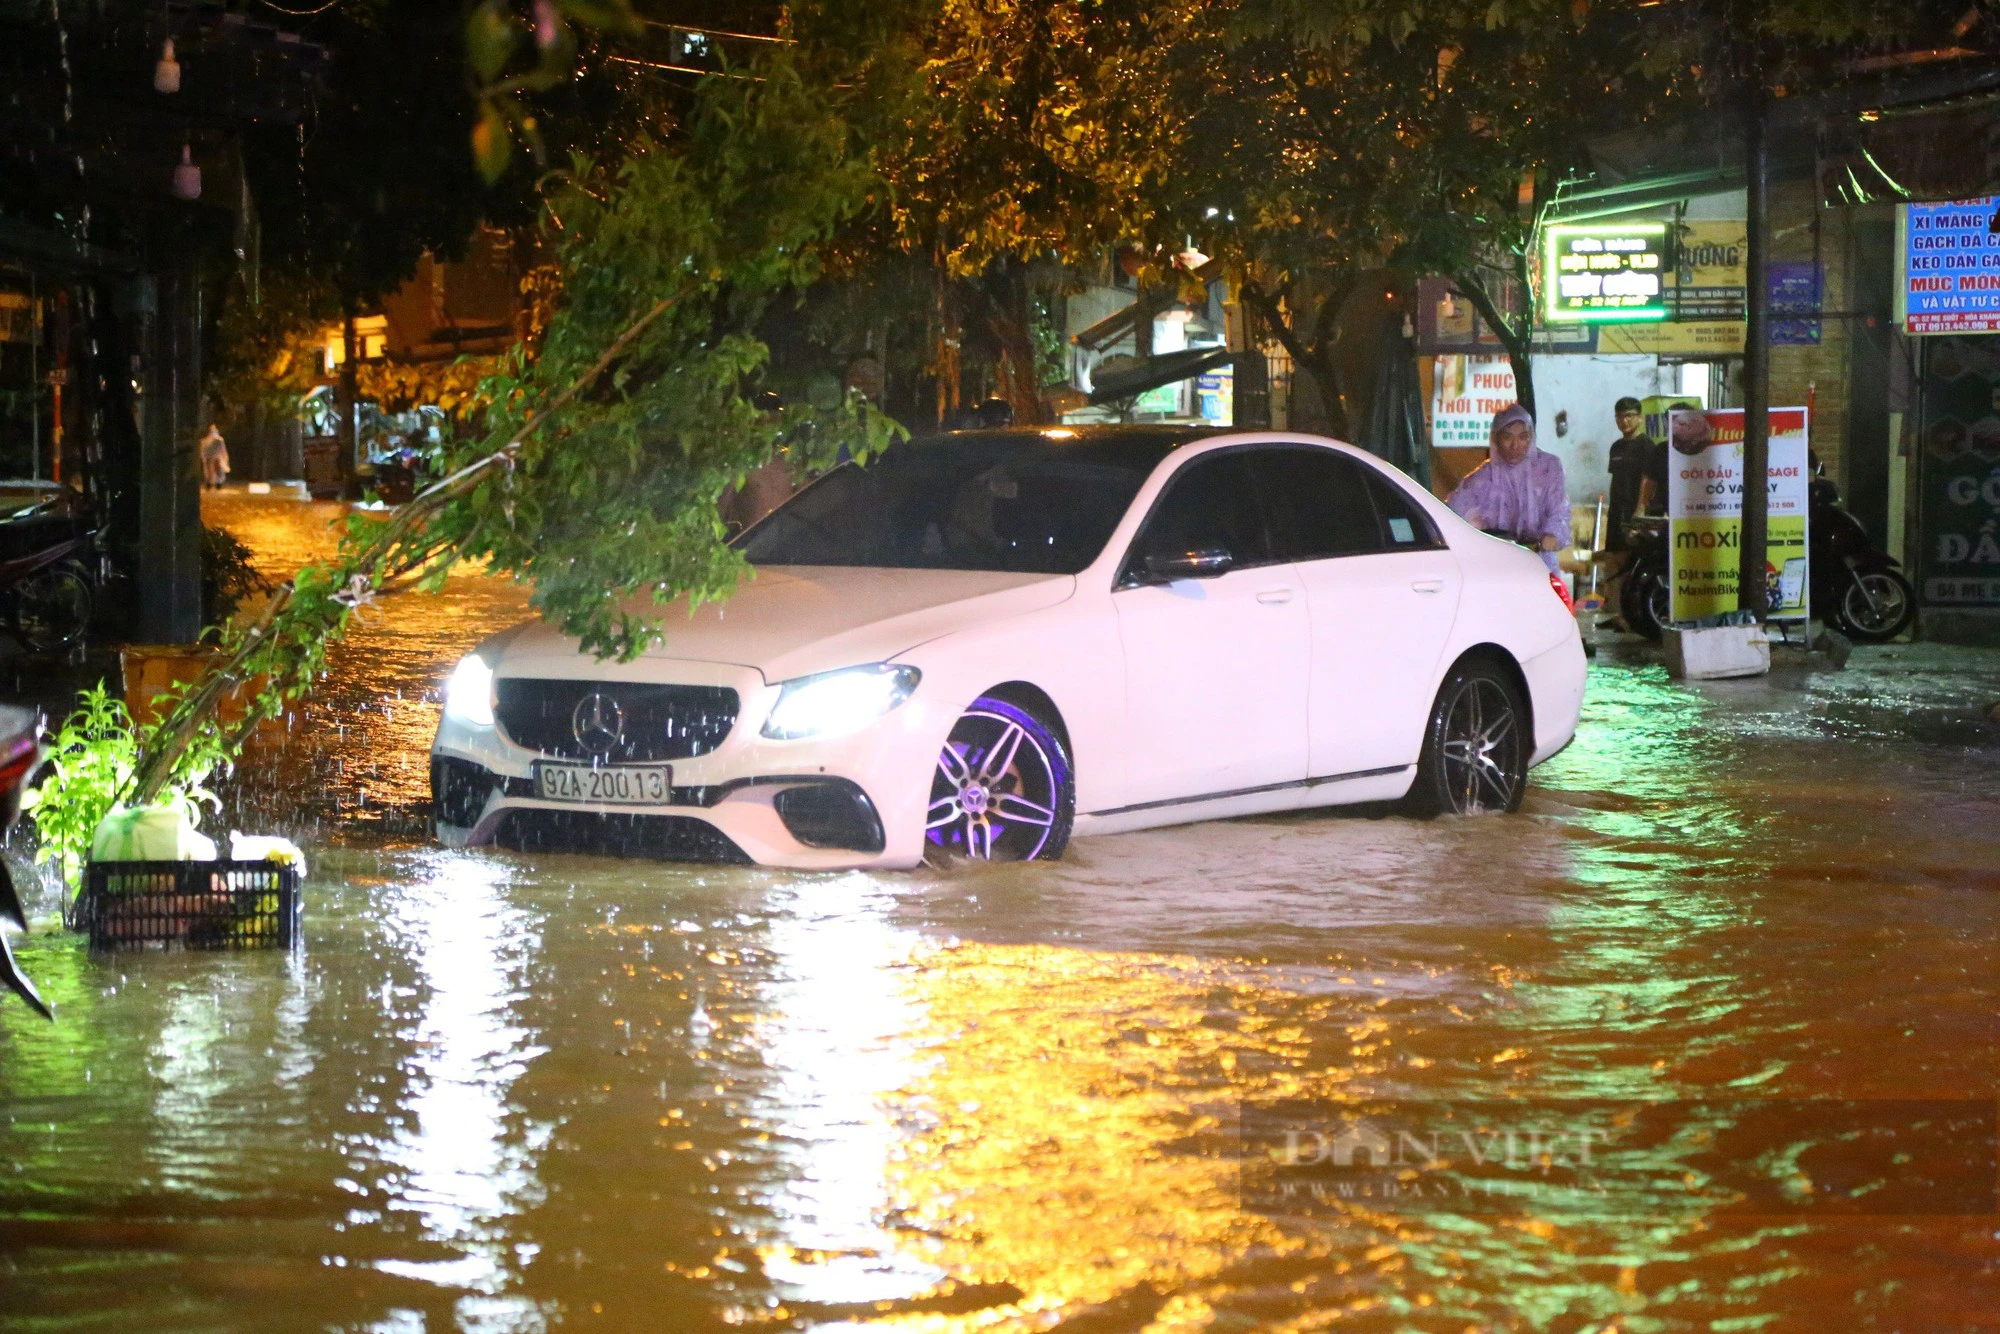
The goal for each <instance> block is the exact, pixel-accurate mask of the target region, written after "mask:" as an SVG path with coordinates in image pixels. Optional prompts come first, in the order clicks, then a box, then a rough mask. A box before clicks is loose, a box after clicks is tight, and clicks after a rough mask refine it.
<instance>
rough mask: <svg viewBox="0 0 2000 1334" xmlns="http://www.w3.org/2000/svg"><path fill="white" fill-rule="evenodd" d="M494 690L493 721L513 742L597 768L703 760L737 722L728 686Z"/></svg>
mask: <svg viewBox="0 0 2000 1334" xmlns="http://www.w3.org/2000/svg"><path fill="white" fill-rule="evenodd" d="M494 692H495V696H496V699H495V704H494V710H493V712H494V717H495V718H496V719H497V720H498V721H499V724H500V726H501V728H502V729H503V730H504V731H505V732H506V733H507V736H508V738H509V739H511V740H512V741H513V742H514V744H515V745H517V746H525V747H526V748H527V749H529V750H534V751H540V752H541V753H542V754H544V755H553V756H557V757H559V758H562V759H569V760H583V761H586V762H595V763H601V764H637V763H645V762H648V761H653V760H685V759H688V758H690V757H692V756H695V755H706V754H707V753H708V752H709V751H711V750H714V749H715V748H716V747H717V746H719V745H721V744H722V742H723V739H724V738H726V737H727V736H728V735H729V729H730V728H732V727H734V726H735V725H736V710H737V707H738V703H739V701H738V699H737V695H736V692H735V691H734V690H731V689H729V688H728V687H727V686H685V685H652V684H648V683H645V682H639V681H545V680H540V679H536V678H532V677H502V678H501V679H500V680H498V681H496V682H495V683H494ZM593 696H596V697H597V698H596V699H593V698H592V697H593ZM614 718H615V719H616V727H615V729H613V730H615V733H616V735H617V738H618V739H617V740H616V741H611V740H610V739H609V737H608V736H607V734H606V729H605V727H604V724H606V723H608V722H610V721H611V720H613V719H614ZM579 722H581V724H582V725H581V726H579ZM580 732H581V733H582V736H581V737H579V733H580ZM586 741H588V742H589V743H590V744H588V745H586V744H585V742H586Z"/></svg>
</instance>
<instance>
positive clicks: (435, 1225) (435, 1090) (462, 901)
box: [377, 857, 547, 1319]
mask: <svg viewBox="0 0 2000 1334" xmlns="http://www.w3.org/2000/svg"><path fill="white" fill-rule="evenodd" d="M508 879H509V877H508V875H507V873H506V868H505V867H503V866H501V865H498V864H496V863H494V862H492V861H489V860H485V859H476V858H470V857H466V858H438V859H432V860H430V861H429V862H427V863H426V865H425V867H424V870H423V873H422V874H420V876H419V877H418V878H416V880H415V882H414V883H412V884H410V885H409V886H408V887H407V888H406V889H404V890H403V892H401V893H400V894H399V895H398V896H397V898H396V900H395V903H394V907H393V910H392V912H391V913H390V914H389V916H388V919H387V925H388V926H389V928H390V930H391V931H392V933H393V935H394V937H395V939H396V942H397V944H398V945H400V947H401V948H402V950H403V951H404V952H405V953H406V955H407V957H408V958H409V960H410V961H411V962H412V963H414V964H415V971H416V985H417V987H418V988H420V989H421V992H422V997H423V999H422V1008H421V1009H420V1011H419V1012H418V1013H417V1015H416V1016H415V1017H414V1019H413V1021H411V1022H409V1023H408V1024H407V1025H405V1026H403V1028H402V1031H401V1032H400V1034H399V1037H400V1038H401V1040H402V1042H403V1043H404V1044H405V1047H406V1050H407V1052H408V1055H407V1057H406V1058H405V1060H404V1062H403V1072H404V1074H405V1076H406V1078H407V1079H408V1081H409V1086H410V1092H409V1094H408V1095H407V1097H406V1099H405V1102H404V1106H403V1108H402V1115H400V1116H398V1117H395V1118H393V1119H394V1122H395V1123H396V1124H398V1131H397V1133H396V1135H395V1136H394V1138H393V1139H392V1140H390V1141H389V1142H388V1143H387V1144H385V1145H384V1146H383V1148H382V1159H383V1163H384V1166H385V1168H386V1169H387V1170H388V1172H389V1173H390V1174H391V1177H392V1179H393V1180H394V1181H395V1189H394V1192H393V1195H392V1196H391V1203H390V1207H391V1208H394V1209H399V1210H408V1211H412V1212H414V1213H415V1214H416V1215H417V1217H418V1218H419V1219H420V1220H421V1221H422V1227H423V1233H424V1235H425V1236H426V1237H427V1238H429V1239H431V1240H434V1241H438V1242H442V1243H444V1244H446V1245H448V1246H450V1247H451V1248H452V1249H453V1250H455V1251H458V1252H461V1253H462V1254H461V1255H460V1256H459V1257H457V1258H454V1259H449V1260H433V1261H424V1262H411V1261H405V1260H395V1259H385V1260H381V1261H379V1262H377V1267H378V1268H380V1269H382V1270H383V1271H385V1272H388V1273H393V1274H400V1275H404V1276H406V1277H411V1278H420V1279H425V1280H427V1281H430V1282H434V1283H438V1284H441V1285H443V1286H447V1287H451V1288H458V1289H471V1290H472V1291H474V1292H478V1293H486V1294H492V1293H497V1292H499V1291H501V1290H502V1288H503V1287H505V1286H506V1284H507V1282H508V1279H509V1276H510V1275H511V1274H512V1273H513V1272H514V1269H515V1267H516V1263H517V1261H522V1260H527V1259H532V1258H533V1253H534V1252H533V1248H532V1247H529V1248H526V1249H524V1250H523V1251H521V1252H519V1253H517V1252H516V1250H515V1248H514V1246H513V1244H512V1241H511V1238H510V1235H509V1228H508V1226H507V1219H508V1217H509V1216H510V1215H511V1214H512V1213H514V1212H515V1211H517V1210H519V1209H521V1208H524V1207H527V1206H530V1205H532V1204H534V1203H536V1202H537V1201H538V1199H539V1193H538V1186H537V1182H536V1179H535V1175H534V1155H535V1152H536V1151H537V1150H538V1149H539V1147H540V1146H541V1144H543V1143H545V1142H546V1140H547V1128H546V1127H536V1126H534V1125H532V1124H529V1125H523V1124H520V1123H518V1121H517V1119H516V1118H515V1117H514V1116H513V1115H512V1109H511V1107H510V1105H509V1093H510V1090H511V1089H512V1088H513V1085H514V1083H515V1081H516V1080H518V1079H519V1078H520V1077H521V1075H522V1074H523V1073H524V1072H525V1071H526V1070H527V1069H528V1067H529V1065H530V1063H532V1062H533V1061H534V1060H535V1058H536V1057H538V1056H541V1055H542V1054H544V1052H545V1050H546V1049H545V1048H543V1047H541V1046H540V1045H538V1044H537V1042H536V1041H535V1035H534V1033H532V1032H531V1031H530V1030H529V1029H528V1028H526V1027H524V1026H523V1025H522V1024H521V1023H519V1022H517V1020H516V1017H515V1006H516V1003H517V1002H518V1001H519V1000H520V998H521V994H522V992H521V987H522V979H523V978H524V977H525V976H526V975H527V973H528V972H529V968H530V963H531V961H532V960H533V958H534V957H535V955H536V953H537V951H538V947H539V944H540V931H541V925H540V923H539V922H537V921H535V920H534V919H532V918H531V917H529V915H528V914H526V913H524V912H523V911H521V910H520V909H519V908H517V907H515V906H514V905H513V904H512V903H510V902H509V901H508V899H507V897H506V893H505V890H506V888H507V882H508ZM384 985H385V990H386V989H387V988H388V985H389V984H386V983H385V984H384ZM388 1004H389V1000H388V998H385V1008H387V1006H388ZM530 1309H531V1308H530ZM495 1315H497V1312H494V1311H492V1310H491V1308H490V1307H489V1308H488V1310H487V1318H488V1319H491V1318H493V1317H494V1316H495Z"/></svg>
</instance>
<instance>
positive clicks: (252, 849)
mask: <svg viewBox="0 0 2000 1334" xmlns="http://www.w3.org/2000/svg"><path fill="white" fill-rule="evenodd" d="M229 859H230V860H231V861H237V862H276V863H277V864H278V865H280V866H296V867H297V868H298V869H299V878H300V879H301V880H303V879H304V878H305V874H306V855H305V854H304V853H303V852H300V851H299V845H298V844H296V843H294V842H292V840H290V839H289V838H278V837H276V836H275V835H271V834H239V833H237V832H236V831H235V830H233V829H232V830H230V831H229Z"/></svg>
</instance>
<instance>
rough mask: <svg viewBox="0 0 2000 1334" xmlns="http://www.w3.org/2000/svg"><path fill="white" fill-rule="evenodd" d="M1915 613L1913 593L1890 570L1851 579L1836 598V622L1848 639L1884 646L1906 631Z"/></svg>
mask: <svg viewBox="0 0 2000 1334" xmlns="http://www.w3.org/2000/svg"><path fill="white" fill-rule="evenodd" d="M1916 614H1917V598H1916V590H1915V589H1913V588H1911V587H1910V581H1909V580H1907V579H1905V578H1904V577H1903V576H1902V575H1900V574H1898V573H1896V572H1895V571H1894V570H1870V571H1868V573H1866V574H1861V575H1857V576H1855V578H1854V580H1853V581H1852V582H1851V583H1849V584H1848V585H1847V591H1846V592H1845V593H1843V594H1842V595H1841V598H1840V621H1841V624H1842V625H1843V626H1844V627H1845V628H1846V630H1847V634H1848V637H1849V638H1851V639H1858V640H1860V641H1861V642H1862V643H1864V644H1886V643H1888V642H1889V641H1890V640H1892V639H1894V638H1895V637H1896V636H1897V635H1900V634H1901V633H1903V631H1904V630H1906V629H1908V628H1909V624H1910V621H1911V620H1912V619H1914V618H1915V616H1916Z"/></svg>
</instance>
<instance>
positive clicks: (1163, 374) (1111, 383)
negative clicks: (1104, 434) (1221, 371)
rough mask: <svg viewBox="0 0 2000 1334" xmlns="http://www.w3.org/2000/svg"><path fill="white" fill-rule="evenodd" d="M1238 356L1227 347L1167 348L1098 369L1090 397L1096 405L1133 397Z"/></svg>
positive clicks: (1190, 378)
mask: <svg viewBox="0 0 2000 1334" xmlns="http://www.w3.org/2000/svg"><path fill="white" fill-rule="evenodd" d="M1235 360H1236V354H1235V353H1234V352H1231V351H1230V350H1229V349H1228V348H1227V347H1191V348H1188V349H1187V350H1186V351H1183V352H1165V353H1162V354H1160V355H1159V356H1156V357H1146V358H1143V359H1140V360H1138V361H1136V362H1135V363H1134V364H1132V365H1127V366H1120V367H1118V368H1117V369H1116V370H1110V371H1099V372H1097V373H1096V374H1094V375H1092V376H1091V378H1090V386H1091V388H1090V398H1089V399H1088V402H1089V403H1090V404H1091V405H1092V406H1095V405H1097V404H1099V403H1111V402H1115V401H1116V400H1118V399H1121V398H1133V397H1136V396H1137V395H1139V394H1143V393H1145V392H1146V391H1147V390H1148V389H1158V388H1159V387H1160V386H1161V385H1163V384H1179V383H1180V382H1181V381H1182V380H1192V379H1193V378H1194V377H1195V376H1197V375H1200V374H1201V373H1202V372H1203V371H1212V370H1214V369H1215V368H1216V367H1218V366H1227V365H1229V364H1230V363H1232V362H1233V361H1235Z"/></svg>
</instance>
